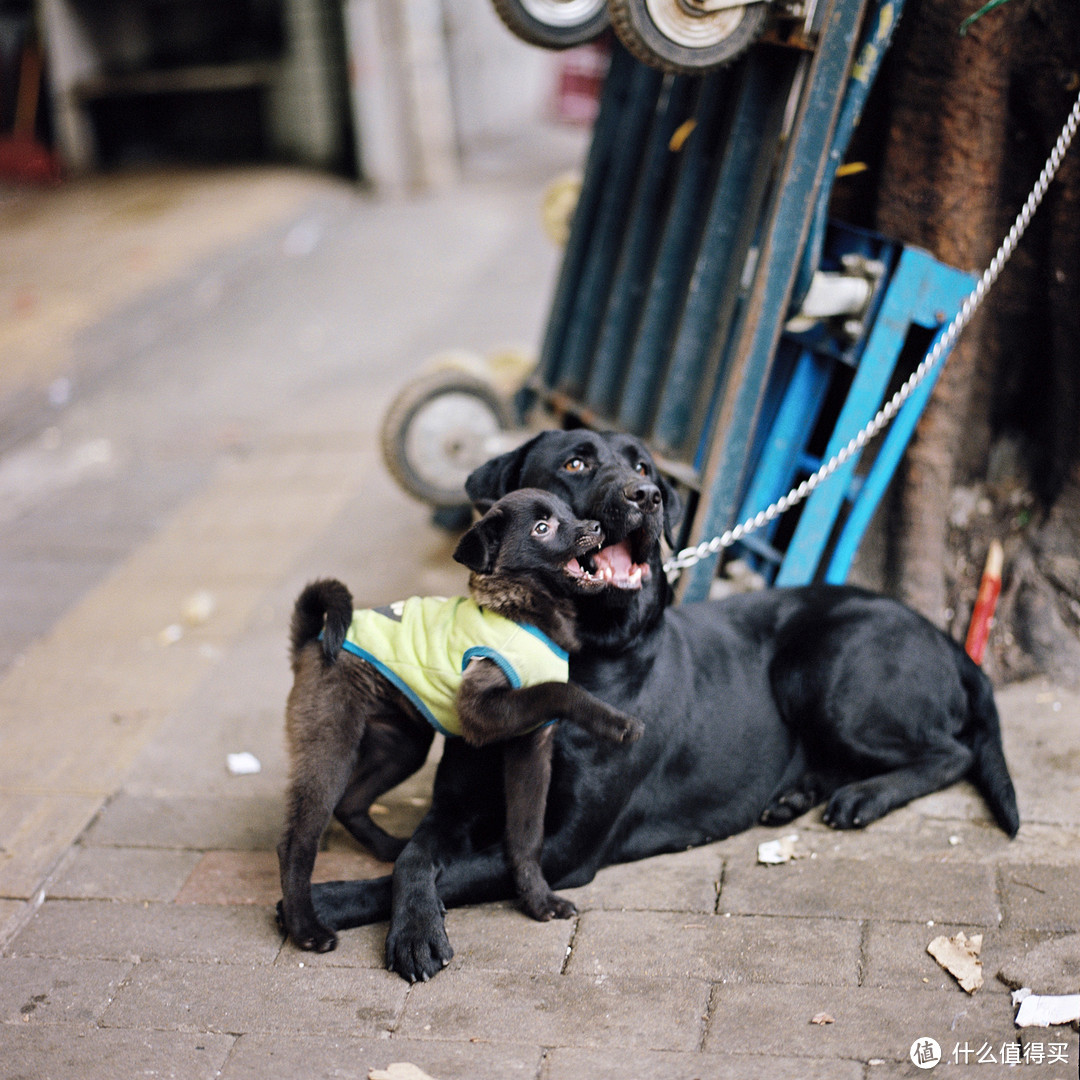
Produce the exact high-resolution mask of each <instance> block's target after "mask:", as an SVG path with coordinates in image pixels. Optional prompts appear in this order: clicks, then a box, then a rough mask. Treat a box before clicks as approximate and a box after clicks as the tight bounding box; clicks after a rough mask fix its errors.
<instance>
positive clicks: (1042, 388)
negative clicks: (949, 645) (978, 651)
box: [863, 0, 1080, 682]
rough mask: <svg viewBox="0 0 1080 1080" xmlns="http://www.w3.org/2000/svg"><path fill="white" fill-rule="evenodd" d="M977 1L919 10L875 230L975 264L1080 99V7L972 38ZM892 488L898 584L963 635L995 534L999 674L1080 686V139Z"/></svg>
mask: <svg viewBox="0 0 1080 1080" xmlns="http://www.w3.org/2000/svg"><path fill="white" fill-rule="evenodd" d="M980 2H981V0H908V3H907V5H906V8H905V12H904V16H903V23H902V32H901V33H900V34H898V37H897V40H896V43H895V44H894V47H893V55H892V56H891V58H890V62H889V66H888V67H887V69H886V71H885V72H884V73H883V78H882V79H881V80H879V87H878V89H877V90H876V91H875V93H876V94H877V96H878V99H879V100H878V104H877V108H876V109H875V110H873V111H872V112H871V114H870V119H871V122H872V124H873V133H874V135H875V136H876V137H877V138H878V139H879V140H880V141H881V144H882V145H883V148H884V149H883V151H882V153H881V158H880V163H881V168H880V171H879V173H878V177H879V179H878V182H877V189H876V197H877V213H876V221H875V224H876V226H877V228H878V229H880V231H881V232H883V233H885V234H887V235H889V236H893V237H896V238H897V239H900V240H903V241H905V242H908V243H914V244H918V245H919V246H921V247H925V248H927V249H928V250H930V251H931V252H932V253H933V254H934V255H936V256H937V257H938V258H940V259H942V260H943V261H945V262H948V263H950V264H951V265H954V266H959V267H962V268H964V269H967V270H972V271H976V272H979V271H981V270H982V268H983V267H984V266H985V265H986V264H987V262H988V261H989V259H990V257H991V256H992V254H993V252H994V249H995V248H996V247H997V244H998V242H999V241H1000V238H1001V237H1002V235H1004V232H1005V230H1006V229H1007V228H1008V226H1009V224H1010V223H1011V221H1012V219H1013V217H1014V215H1015V213H1016V211H1017V210H1018V209H1019V207H1020V205H1021V203H1022V202H1023V200H1024V199H1025V198H1026V196H1027V193H1028V191H1029V190H1030V188H1031V185H1032V183H1033V181H1034V179H1035V177H1036V176H1037V175H1038V172H1039V169H1040V168H1041V167H1042V163H1043V161H1044V160H1045V158H1046V155H1047V153H1048V152H1049V150H1050V147H1051V146H1052V145H1053V142H1054V139H1055V138H1056V137H1057V134H1058V131H1059V130H1060V127H1061V124H1062V123H1063V121H1064V119H1065V117H1066V115H1067V114H1068V112H1069V109H1070V108H1071V106H1072V104H1073V102H1074V101H1075V98H1076V94H1077V92H1078V90H1080V3H1077V2H1076V0H1011V2H1010V3H1007V4H1005V5H1004V6H1002V7H1000V8H998V9H996V10H995V11H994V12H992V13H991V14H989V15H987V16H985V17H984V18H983V19H981V20H980V21H979V22H977V23H976V24H975V25H974V26H973V27H972V29H971V31H970V32H969V33H968V34H967V36H965V37H960V36H959V35H958V33H957V27H958V26H959V24H960V23H961V21H962V20H963V19H964V18H965V17H966V16H967V15H970V14H971V13H972V12H973V11H974V10H975V9H976V8H977V7H978V6H980ZM863 139H864V143H865V140H866V136H865V134H864V136H863ZM894 487H895V489H896V490H894V492H893V495H892V500H893V507H892V509H893V515H892V520H893V522H895V527H894V528H893V530H892V533H891V536H890V539H891V548H890V553H889V554H890V558H889V566H888V572H889V577H890V579H891V583H892V586H893V588H894V590H895V591H896V592H897V593H898V594H899V595H900V596H901V597H902V598H904V599H905V600H907V601H908V602H909V603H911V604H912V605H913V606H914V607H916V608H917V609H918V610H920V611H922V612H923V613H924V614H926V615H927V616H928V617H930V618H931V619H932V620H933V621H935V622H937V623H938V624H939V625H942V626H947V627H950V628H951V629H952V630H953V632H954V634H956V636H958V637H961V636H962V635H963V632H964V630H965V629H966V624H967V615H968V613H969V612H970V604H971V601H972V600H973V598H974V593H975V589H976V588H977V584H978V575H979V571H980V570H981V566H982V558H983V557H984V555H985V550H986V546H987V545H988V544H989V541H990V539H991V538H992V536H994V535H997V536H999V537H1000V538H1001V539H1003V540H1004V541H1005V544H1006V555H1007V560H1008V562H1007V578H1006V591H1005V594H1004V598H1003V603H1002V606H1001V608H1000V610H999V619H998V628H997V630H996V631H995V636H994V639H992V641H993V646H994V651H993V654H992V656H991V657H990V659H989V660H988V668H990V670H991V674H993V675H995V676H997V677H999V678H1008V677H1014V676H1018V675H1026V674H1030V673H1032V672H1034V671H1049V672H1051V673H1052V674H1054V675H1056V676H1059V677H1063V678H1066V679H1068V680H1069V681H1074V682H1075V681H1077V680H1080V562H1078V561H1077V559H1076V554H1077V552H1078V550H1080V144H1077V145H1074V147H1073V148H1072V150H1071V151H1070V154H1069V156H1067V157H1066V159H1065V164H1064V166H1063V168H1062V170H1061V172H1060V173H1059V176H1058V179H1057V180H1056V181H1055V183H1054V185H1053V187H1052V188H1051V191H1050V193H1049V195H1048V197H1047V200H1046V202H1045V203H1044V205H1043V208H1042V209H1041V210H1040V212H1039V214H1038V215H1037V217H1036V219H1035V223H1034V225H1033V227H1032V229H1031V230H1030V231H1029V233H1028V235H1027V237H1025V239H1024V241H1023V243H1022V245H1021V248H1020V250H1019V252H1018V253H1017V255H1016V256H1015V257H1014V260H1013V262H1012V263H1011V264H1010V265H1009V267H1008V268H1007V269H1006V271H1005V273H1004V274H1003V276H1002V278H1001V280H1000V282H999V284H998V286H997V287H996V288H995V289H994V290H993V291H992V292H991V294H990V298H989V300H988V301H987V303H986V305H985V306H984V310H983V313H982V314H980V315H979V316H978V317H977V318H976V320H975V321H974V322H973V323H972V325H971V326H970V327H969V328H968V329H967V330H966V331H965V333H964V335H963V337H962V339H961V342H960V344H959V346H958V347H957V348H956V349H955V350H954V352H953V354H952V355H951V356H950V358H949V361H948V364H947V365H946V367H945V369H944V371H943V373H942V375H941V378H940V380H939V382H938V386H937V389H936V391H935V394H934V397H933V399H932V401H931V402H930V404H929V405H928V407H927V409H926V412H925V413H924V415H923V418H922V421H921V423H920V425H919V428H918V431H917V432H916V436H915V438H914V439H913V441H912V444H911V446H910V448H909V450H908V454H907V458H906V462H905V466H904V469H903V472H902V474H901V475H900V476H899V477H898V483H897V484H896V485H894ZM958 488H959V489H960V493H961V494H966V495H968V496H970V498H968V499H967V501H966V503H965V502H964V500H961V503H962V504H963V505H962V507H961V511H957V498H956V496H957V494H958V490H957V489H958ZM963 506H966V507H967V509H963Z"/></svg>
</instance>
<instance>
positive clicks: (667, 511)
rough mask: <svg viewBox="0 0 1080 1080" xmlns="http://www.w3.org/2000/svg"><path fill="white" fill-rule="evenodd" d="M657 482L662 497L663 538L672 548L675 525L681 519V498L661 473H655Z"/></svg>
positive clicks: (673, 545)
mask: <svg viewBox="0 0 1080 1080" xmlns="http://www.w3.org/2000/svg"><path fill="white" fill-rule="evenodd" d="M657 483H658V484H659V486H660V494H661V496H662V497H663V499H664V539H665V540H666V541H667V542H668V547H669V548H671V549H672V550H674V548H675V527H676V526H677V525H678V524H679V522H680V520H681V519H682V511H683V507H682V499H680V498H679V493H678V492H677V491H676V490H675V486H674V484H669V483H668V482H667V479H666V478H665V477H664V476H663V474H662V473H658V474H657Z"/></svg>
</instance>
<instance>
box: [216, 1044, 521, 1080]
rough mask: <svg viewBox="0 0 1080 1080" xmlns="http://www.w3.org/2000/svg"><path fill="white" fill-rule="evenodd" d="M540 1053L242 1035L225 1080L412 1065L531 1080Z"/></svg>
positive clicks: (441, 1079)
mask: <svg viewBox="0 0 1080 1080" xmlns="http://www.w3.org/2000/svg"><path fill="white" fill-rule="evenodd" d="M540 1056H541V1049H540V1047H539V1046H528V1045H524V1044H521V1043H510V1042H499V1043H494V1042H492V1043H479V1042H438V1041H434V1040H429V1041H419V1040H411V1039H399V1038H397V1037H396V1036H395V1037H391V1038H380V1037H375V1038H368V1039H358V1038H344V1037H341V1036H335V1035H327V1036H323V1037H321V1038H311V1037H302V1038H298V1037H295V1036H290V1037H289V1038H288V1039H285V1038H282V1037H281V1036H271V1035H243V1036H241V1037H240V1039H239V1040H238V1041H237V1044H236V1048H235V1049H234V1050H233V1052H232V1055H231V1056H230V1057H229V1063H228V1065H227V1066H226V1067H225V1069H224V1070H223V1072H222V1073H221V1080H299V1078H301V1077H302V1078H303V1080H367V1078H368V1072H369V1071H370V1070H371V1069H385V1068H387V1066H389V1065H390V1064H392V1063H393V1062H409V1063H411V1064H413V1065H415V1066H416V1067H417V1068H419V1069H422V1070H423V1071H424V1072H425V1073H427V1074H428V1075H429V1076H431V1077H435V1078H436V1080H533V1077H535V1076H536V1075H537V1072H538V1071H539V1068H540Z"/></svg>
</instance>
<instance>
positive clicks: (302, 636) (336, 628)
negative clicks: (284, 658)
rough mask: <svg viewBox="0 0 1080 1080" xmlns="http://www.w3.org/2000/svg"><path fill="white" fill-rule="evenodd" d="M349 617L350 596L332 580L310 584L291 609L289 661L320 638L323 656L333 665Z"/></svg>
mask: <svg viewBox="0 0 1080 1080" xmlns="http://www.w3.org/2000/svg"><path fill="white" fill-rule="evenodd" d="M352 617H353V598H352V593H350V592H349V590H348V589H347V588H346V587H345V586H344V585H342V583H341V582H340V581H335V580H334V579H333V578H324V579H323V580H321V581H313V582H312V583H311V584H310V585H308V586H307V587H306V588H305V589H304V591H303V592H302V593H301V594H300V595H299V596H298V597H297V598H296V606H295V607H294V608H293V615H292V628H291V631H292V632H291V643H292V661H293V664H294V665H295V664H296V659H297V657H298V656H299V655H300V650H301V649H302V648H303V647H304V646H305V645H307V644H308V643H309V642H312V641H315V640H316V639H317V638H318V637H319V635H320V634H321V635H322V647H323V655H324V656H325V657H326V661H327V663H333V662H334V660H336V659H337V655H338V653H339V652H341V645H342V642H344V640H345V634H346V632H347V631H348V629H349V624H350V623H351V622H352Z"/></svg>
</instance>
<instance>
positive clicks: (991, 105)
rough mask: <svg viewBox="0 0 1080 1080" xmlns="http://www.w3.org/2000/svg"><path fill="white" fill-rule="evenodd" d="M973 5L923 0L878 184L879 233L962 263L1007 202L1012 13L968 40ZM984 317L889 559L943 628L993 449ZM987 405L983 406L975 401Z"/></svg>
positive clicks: (950, 387)
mask: <svg viewBox="0 0 1080 1080" xmlns="http://www.w3.org/2000/svg"><path fill="white" fill-rule="evenodd" d="M970 11H971V4H970V2H969V0H922V2H921V3H916V4H914V5H909V6H908V9H907V10H906V12H905V15H904V20H905V22H904V25H905V29H906V32H905V33H904V35H903V36H902V38H901V40H900V41H899V42H898V45H899V46H900V47H901V48H902V50H903V52H902V56H901V57H900V59H899V63H898V68H899V70H898V71H897V73H896V77H895V79H894V81H893V85H892V86H891V87H890V88H889V90H890V92H891V93H890V96H891V110H890V111H891V123H890V125H889V130H888V135H887V142H886V151H885V157H884V162H883V169H884V171H883V176H882V181H881V184H880V186H879V189H878V215H877V217H878V228H879V229H880V230H881V231H882V232H883V233H885V234H886V235H889V236H893V237H895V238H897V239H899V240H902V241H904V242H906V243H911V244H916V245H918V246H920V247H924V248H926V249H927V250H929V251H930V252H931V253H932V254H933V255H935V256H936V257H937V258H939V259H941V260H942V261H943V262H946V263H949V264H950V265H952V266H956V267H959V268H961V269H965V270H972V271H976V272H978V271H981V269H982V268H983V267H984V266H985V265H986V263H987V262H988V261H989V259H990V257H991V256H992V254H993V251H994V247H995V245H996V240H995V239H994V238H995V237H996V235H997V232H998V229H997V223H998V218H999V212H998V208H999V205H1000V201H1001V188H1002V168H1003V163H1004V149H1005V132H1006V120H1007V112H1008V85H1009V63H1008V58H1009V51H1010V45H1011V42H1012V40H1013V38H1012V34H1011V32H1010V31H1011V27H1010V26H1009V25H1008V23H1015V21H1016V16H1015V12H1013V13H1011V14H1010V17H1009V18H1008V19H1006V18H998V19H994V20H990V19H984V20H982V21H980V22H979V23H976V24H975V26H974V27H973V29H972V30H971V32H969V33H968V35H967V36H966V37H963V38H962V37H960V36H959V35H958V33H957V27H958V26H959V25H960V23H961V22H962V21H963V19H964V17H965V16H966V15H968V14H970ZM985 338H986V320H985V319H984V318H982V317H978V318H977V319H976V320H975V321H974V322H973V323H972V325H971V326H970V327H969V328H968V329H967V331H966V332H965V334H964V336H963V337H962V339H961V341H960V343H959V344H958V345H957V347H956V349H955V350H954V351H953V353H952V355H951V356H950V358H949V361H948V364H947V365H946V366H945V369H944V370H943V371H942V373H941V376H940V378H939V380H938V384H937V388H936V390H935V392H934V396H933V398H932V400H931V401H930V403H929V404H928V406H927V408H926V411H925V412H924V413H923V417H922V420H921V422H920V424H919V427H918V429H917V431H916V433H915V436H914V438H913V440H912V442H911V445H910V447H909V449H908V452H907V459H906V465H905V469H904V471H903V474H902V482H901V487H900V491H899V494H898V503H899V506H898V509H899V516H900V519H901V521H902V527H901V529H900V530H899V533H898V534H897V535H895V536H894V537H893V546H892V561H893V570H894V575H895V577H896V580H897V584H898V592H899V594H900V596H901V597H902V598H903V599H904V600H906V601H907V602H908V603H909V604H911V605H912V606H913V607H915V608H916V609H917V610H919V611H921V612H922V613H923V614H924V615H926V616H927V617H928V618H930V619H931V620H932V621H933V622H935V623H937V624H938V625H942V626H943V625H945V624H946V622H947V621H948V620H947V612H948V607H949V604H948V600H947V595H946V588H945V574H944V568H945V566H946V563H947V559H946V533H947V525H948V506H949V497H950V493H951V491H952V487H953V484H954V481H955V479H956V475H955V474H956V465H957V461H958V459H959V457H960V455H961V452H962V450H963V448H964V447H965V446H967V447H968V448H969V453H970V452H971V447H972V446H973V445H975V446H977V449H976V450H975V451H974V455H975V456H976V457H985V454H986V449H987V444H988V427H987V419H988V418H987V417H986V415H985V399H986V394H985V393H984V392H982V391H979V392H976V391H975V389H974V388H975V387H976V386H980V385H982V386H985V384H986V383H987V381H988V375H989V372H988V370H987V367H988V365H987V362H986V358H987V356H988V350H987V349H986V345H985ZM976 404H981V405H982V406H983V410H982V411H981V413H980V412H979V411H976V412H975V415H974V416H973V406H974V405H976Z"/></svg>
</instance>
